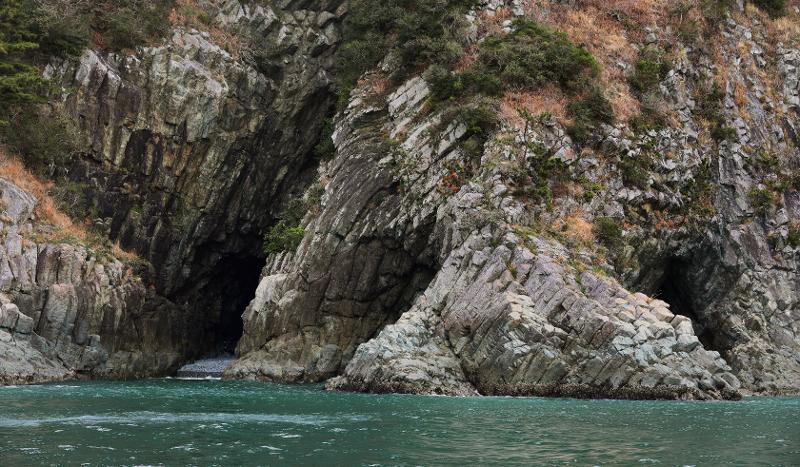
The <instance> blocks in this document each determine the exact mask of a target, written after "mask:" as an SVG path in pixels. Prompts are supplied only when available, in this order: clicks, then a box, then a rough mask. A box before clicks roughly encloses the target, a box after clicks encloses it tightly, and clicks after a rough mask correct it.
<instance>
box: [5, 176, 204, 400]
mask: <svg viewBox="0 0 800 467" xmlns="http://www.w3.org/2000/svg"><path fill="white" fill-rule="evenodd" d="M0 167H2V168H3V169H6V170H7V169H9V166H8V165H5V164H0ZM6 175H7V174H0V177H2V176H6ZM0 197H1V198H0V199H1V200H2V202H0V207H2V217H1V218H0V238H2V243H1V244H0V252H2V254H0V383H2V384H17V383H32V382H42V381H57V380H63V379H69V378H75V377H125V378H127V377H142V376H148V375H154V374H169V372H171V371H174V370H175V368H176V366H177V365H178V364H180V362H181V361H182V360H183V359H185V357H186V355H185V352H186V350H185V349H186V346H187V344H188V343H189V342H190V341H191V337H192V336H191V334H192V333H193V332H194V331H193V327H192V325H191V323H190V322H189V321H187V320H186V318H187V316H185V315H182V314H181V313H180V311H179V310H178V308H177V307H175V306H174V305H173V304H171V303H170V302H168V301H166V300H164V299H163V298H161V297H159V296H157V295H156V294H155V293H154V291H153V290H152V289H149V288H148V287H146V285H145V283H144V282H143V281H142V280H141V278H139V277H138V276H137V269H138V268H137V267H136V266H135V265H134V264H132V263H130V262H128V263H125V262H122V261H120V260H119V259H118V258H116V257H115V256H113V253H112V252H111V251H109V250H108V249H105V248H98V247H92V246H88V245H87V244H86V243H85V242H81V241H79V240H77V239H75V238H69V243H65V241H64V240H66V239H67V238H66V237H64V236H63V235H62V234H63V232H61V231H59V228H58V227H55V226H54V225H53V224H52V223H49V222H47V220H46V219H44V218H43V216H41V215H40V210H39V207H40V206H38V205H39V204H40V203H41V201H42V200H41V199H37V198H36V197H34V196H33V195H31V194H30V193H28V192H26V191H24V190H22V189H21V188H20V187H19V186H17V185H16V184H14V183H11V182H10V181H8V180H5V179H3V178H0Z"/></svg>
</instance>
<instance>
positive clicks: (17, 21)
mask: <svg viewBox="0 0 800 467" xmlns="http://www.w3.org/2000/svg"><path fill="white" fill-rule="evenodd" d="M27 6H28V5H26V2H24V1H20V0H5V1H4V2H3V4H2V5H0V125H6V124H8V120H7V118H8V115H9V114H10V113H11V112H12V111H13V109H14V108H15V107H19V106H21V105H25V104H30V103H33V102H38V101H40V100H41V99H42V98H41V96H40V95H39V93H38V91H39V90H40V89H41V87H42V85H43V84H44V80H43V78H42V77H41V75H40V74H39V72H38V70H37V69H36V67H35V66H33V65H31V64H30V63H29V62H28V60H27V59H26V58H27V56H28V55H29V54H30V52H31V51H32V50H35V49H37V48H38V47H39V44H38V42H36V33H35V32H34V31H33V29H32V21H31V14H30V11H31V10H30V9H29V8H26V7H27Z"/></svg>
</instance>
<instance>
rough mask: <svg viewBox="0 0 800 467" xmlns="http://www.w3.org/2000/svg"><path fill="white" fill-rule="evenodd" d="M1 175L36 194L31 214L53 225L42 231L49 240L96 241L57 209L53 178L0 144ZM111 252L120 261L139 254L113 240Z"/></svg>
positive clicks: (134, 257)
mask: <svg viewBox="0 0 800 467" xmlns="http://www.w3.org/2000/svg"><path fill="white" fill-rule="evenodd" d="M0 177H2V178H4V179H6V180H8V181H10V182H11V183H13V184H14V185H16V186H18V187H19V188H21V189H22V190H24V191H25V192H27V193H28V194H30V195H32V196H34V197H35V198H36V207H35V208H34V214H35V215H36V217H37V220H38V221H39V222H43V223H46V224H49V225H50V226H52V229H48V231H47V232H44V233H45V234H46V235H44V237H45V239H46V240H47V241H52V242H56V243H58V242H64V241H67V240H68V239H69V240H77V241H79V242H81V243H83V244H88V245H91V246H100V245H93V243H96V238H93V236H92V235H91V234H89V232H88V231H87V230H86V228H85V227H84V226H82V225H80V224H76V223H75V222H73V220H72V219H70V217H69V216H67V215H66V214H64V213H63V212H61V211H60V210H59V209H58V206H57V205H56V202H55V201H54V200H53V198H52V197H51V196H50V195H49V191H50V189H51V188H52V182H50V181H47V180H43V179H41V178H39V177H37V176H36V175H34V174H33V173H31V172H30V171H29V170H28V169H27V168H26V167H25V165H24V164H23V163H22V161H20V160H19V159H18V158H16V157H12V156H9V155H7V154H6V153H5V151H3V150H2V148H0ZM110 250H111V254H113V255H114V256H115V257H117V258H118V259H120V260H123V261H128V262H131V261H137V260H139V257H138V256H137V255H136V254H134V253H131V252H128V251H125V250H123V249H122V248H121V247H120V245H119V243H115V244H114V245H112V246H111V248H110Z"/></svg>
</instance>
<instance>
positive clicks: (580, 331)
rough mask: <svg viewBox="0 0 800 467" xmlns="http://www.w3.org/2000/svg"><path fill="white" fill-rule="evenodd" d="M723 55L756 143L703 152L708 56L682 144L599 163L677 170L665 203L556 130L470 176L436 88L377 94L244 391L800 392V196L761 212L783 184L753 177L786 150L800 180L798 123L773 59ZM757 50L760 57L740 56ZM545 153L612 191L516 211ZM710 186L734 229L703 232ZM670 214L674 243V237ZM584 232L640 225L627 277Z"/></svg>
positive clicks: (292, 267) (638, 138)
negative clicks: (799, 231) (799, 209)
mask: <svg viewBox="0 0 800 467" xmlns="http://www.w3.org/2000/svg"><path fill="white" fill-rule="evenodd" d="M723 34H724V37H725V41H727V42H726V43H725V44H724V45H723V47H722V53H723V54H724V55H725V56H724V59H725V61H726V63H729V64H731V69H730V70H729V71H728V73H729V75H728V78H729V82H730V84H729V87H728V89H725V90H724V92H725V96H724V98H723V113H724V115H725V118H726V121H729V122H731V123H730V125H731V126H732V127H733V128H734V129H735V130H736V136H735V138H733V139H732V140H730V141H726V142H721V143H719V144H718V148H717V149H716V150H708V149H707V146H705V145H706V144H708V143H700V142H699V141H698V138H700V137H701V136H700V135H701V133H702V132H703V131H704V130H703V126H702V123H701V122H700V121H698V117H697V116H696V114H695V112H694V108H695V106H696V103H695V102H694V100H693V96H694V95H696V91H697V88H696V86H699V85H698V84H697V83H698V82H699V81H701V80H699V79H698V78H697V76H703V75H707V74H710V70H711V69H712V68H711V64H710V63H708V62H707V60H706V59H705V58H703V57H701V58H700V60H699V62H689V61H688V60H686V61H683V62H680V63H677V64H676V69H675V70H673V71H672V72H671V73H670V74H669V75H668V77H667V79H666V80H665V81H664V82H663V83H662V85H661V92H662V93H663V100H664V102H666V103H667V104H668V105H669V106H670V110H671V111H673V112H675V114H676V116H677V120H678V121H679V122H681V123H680V125H681V126H678V127H675V128H666V129H664V130H661V131H659V132H656V131H651V132H648V133H645V134H641V135H631V134H630V132H626V129H625V128H624V127H622V128H608V129H607V130H606V131H605V132H604V133H605V135H604V141H601V142H600V143H599V144H600V146H602V147H603V148H605V149H606V151H608V152H611V153H612V154H614V153H616V154H621V157H629V158H638V157H644V156H645V155H646V154H645V151H650V152H653V153H657V157H656V158H655V160H654V164H653V166H652V168H650V169H648V170H649V171H650V173H648V174H647V175H648V178H649V180H648V184H647V186H646V187H634V186H629V185H626V184H625V182H624V178H623V177H622V175H621V173H620V170H619V169H617V168H615V167H614V166H613V165H608V164H598V163H597V159H593V158H592V156H591V155H590V156H588V157H587V155H586V154H584V155H582V156H581V157H579V158H576V157H575V154H576V151H575V150H574V148H573V146H572V143H571V141H569V138H567V137H566V136H565V133H564V131H563V129H562V128H559V125H558V124H552V123H551V122H545V123H544V124H541V125H534V127H533V128H529V129H528V131H529V132H530V133H528V134H520V133H521V130H520V129H519V128H517V129H514V128H509V127H503V128H502V129H501V130H500V132H498V135H495V137H494V138H491V139H490V142H489V144H488V145H487V146H486V147H485V148H484V152H483V154H482V156H481V159H480V161H479V163H477V164H472V167H471V168H470V169H469V170H467V169H465V168H464V166H466V165H468V164H469V162H466V161H469V156H468V155H467V154H466V153H465V152H464V151H463V149H462V148H461V146H460V144H459V141H460V140H461V139H462V135H463V134H464V132H465V128H463V127H459V125H458V123H457V122H453V123H447V122H448V120H447V119H446V116H445V115H444V114H443V113H437V112H434V113H430V112H429V111H428V110H429V109H428V108H426V107H425V100H426V97H427V94H428V91H427V87H426V85H425V83H424V81H423V80H421V79H420V78H413V79H411V80H410V81H408V82H406V83H404V84H402V85H401V86H400V87H399V88H396V89H394V90H393V91H392V92H391V93H390V94H389V95H386V96H376V95H374V94H373V92H372V90H371V89H369V88H368V87H367V86H365V87H362V88H359V89H358V90H356V91H355V92H354V93H353V94H352V95H351V99H350V105H349V107H348V109H347V110H346V111H345V112H343V113H342V114H340V115H339V118H338V121H337V129H336V133H335V135H334V140H335V143H336V146H337V149H338V151H337V155H336V157H335V159H334V160H332V161H330V162H329V163H327V164H325V165H324V166H323V167H321V168H320V171H319V172H320V175H319V178H320V180H324V181H325V194H324V196H323V197H322V202H321V206H320V209H319V213H318V214H310V215H308V216H307V217H306V219H305V225H306V236H305V238H304V240H303V242H302V243H301V244H300V246H299V248H298V249H297V251H293V252H287V253H282V254H279V255H275V256H273V257H271V258H269V260H268V264H267V267H266V269H265V271H264V275H263V278H262V281H261V284H260V285H259V288H258V292H257V294H256V299H255V300H254V301H253V302H252V303H251V304H250V306H249V307H248V310H247V312H246V313H245V316H244V319H245V336H244V338H243V339H242V341H241V342H240V344H239V347H238V356H239V359H238V360H237V362H236V363H235V364H234V365H233V366H232V367H231V368H230V369H229V370H228V372H227V373H226V375H227V376H229V377H233V378H253V379H263V380H272V381H289V382H296V381H320V380H324V379H326V378H329V377H331V376H333V375H337V374H338V376H336V377H334V378H333V379H330V380H329V381H328V387H329V388H332V389H345V390H356V391H369V392H387V391H389V392H412V393H431V394H433V393H444V394H454V395H463V394H473V393H476V392H479V393H483V394H538V395H567V396H580V397H619V398H632V397H634V398H650V397H657V398H699V399H705V398H736V397H738V394H739V393H740V392H756V393H796V392H798V390H800V373H799V371H800V361H799V360H798V359H797V355H800V339H798V328H797V323H798V315H797V313H798V312H797V310H798V306H797V303H798V293H797V290H798V289H797V287H796V286H797V284H798V283H800V280H798V279H800V278H798V275H797V271H798V268H797V263H796V260H797V254H796V252H797V250H796V247H791V246H789V245H788V241H787V240H786V239H787V232H788V229H789V228H790V227H791V226H792V225H796V224H792V223H793V222H795V223H796V220H795V219H797V217H796V214H797V213H795V212H794V210H793V207H792V206H794V204H797V203H795V202H794V197H795V194H796V191H794V190H789V191H787V192H786V193H783V194H782V200H781V202H780V205H779V206H777V208H776V209H774V210H771V211H769V212H766V213H762V214H758V213H756V208H755V207H754V206H753V199H752V196H751V195H750V193H751V191H752V189H753V188H754V187H756V186H757V184H758V181H757V180H756V179H757V178H758V177H763V176H767V177H769V176H774V175H769V174H765V173H759V171H758V170H759V169H754V168H753V165H754V164H747V163H746V161H747V160H753V159H754V158H755V155H754V150H753V148H754V147H768V148H772V149H771V150H772V151H773V153H774V154H775V155H776V156H775V157H777V158H778V164H779V166H783V167H793V166H792V165H791V164H792V162H791V161H793V160H797V156H798V154H797V150H796V149H795V148H794V147H793V146H790V145H789V144H787V140H786V138H785V135H784V132H783V131H782V130H781V128H793V127H794V125H795V123H794V121H795V119H794V117H782V116H779V115H778V114H775V113H772V112H770V111H769V108H770V106H771V108H773V109H774V108H777V107H778V106H781V105H784V104H783V103H781V102H771V103H769V104H767V106H766V107H762V106H761V105H757V103H758V102H759V101H763V100H764V99H766V97H765V96H766V92H765V90H766V89H768V88H769V86H771V84H770V83H765V82H760V81H758V79H755V78H753V76H751V74H750V70H752V67H756V68H758V67H764V66H767V65H766V62H765V61H764V60H763V59H762V58H761V54H762V53H763V52H762V51H763V50H765V48H766V44H765V42H764V41H765V40H766V39H765V38H764V37H763V36H759V35H757V34H753V33H752V31H751V30H750V29H748V27H746V26H743V25H739V24H737V23H736V22H734V21H731V22H729V24H727V25H726V26H725V27H724V28H723ZM742 43H747V44H748V48H747V50H749V51H750V55H748V56H741V52H740V51H741V50H744V48H742V47H741V44H742ZM729 44H730V45H729ZM737 44H738V47H739V48H737ZM795 55H796V52H794V51H791V52H787V51H784V52H781V55H779V57H784V58H783V59H780V63H779V65H778V67H779V68H780V69H781V70H782V71H781V73H783V76H784V78H783V83H785V84H782V85H779V86H783V88H782V89H783V90H784V95H783V97H781V99H785V105H787V106H792V105H794V104H793V101H794V100H796V94H797V92H796V88H797V86H796V82H797V77H796V76H795V75H796V74H797V71H796V67H795V66H794V65H793V64H792V63H793V60H794V56H795ZM364 81H365V82H366V81H369V80H368V79H365V80H364ZM793 83H794V84H793ZM779 89H780V88H779ZM735 90H736V92H737V93H743V96H744V97H742V94H738V95H737V97H735V96H734V91H735ZM743 114H746V115H748V117H747V120H745V119H743V118H742V117H741V115H743ZM442 122H444V123H442ZM706 131H707V130H706ZM790 133H791V132H790ZM702 137H705V136H702ZM387 138H388V139H389V140H390V141H391V144H387V143H386V140H387ZM529 140H533V141H537V142H540V143H542V144H543V145H545V146H546V147H548V148H549V149H550V150H551V151H552V153H554V154H556V155H558V156H559V157H561V158H562V159H563V160H565V161H566V162H567V164H568V167H569V170H570V171H578V172H579V173H581V174H582V176H583V177H585V178H586V179H588V180H589V181H602V182H603V183H602V185H601V186H602V189H598V191H597V192H595V193H594V197H593V198H591V199H589V200H587V199H580V198H578V197H575V196H570V195H567V196H561V197H560V198H558V199H556V200H555V201H554V203H553V206H551V207H545V206H541V205H540V206H536V205H531V203H525V202H524V200H520V199H519V198H518V197H516V196H514V186H513V180H512V179H511V177H509V173H510V170H509V169H512V168H513V167H516V166H518V165H519V164H520V158H521V157H523V156H524V155H522V154H520V151H519V150H518V149H515V148H519V147H520V146H521V145H522V142H523V141H529ZM509 141H510V142H509ZM712 144H715V143H712ZM653 148H655V149H653ZM648 157H650V156H649V155H648ZM704 167H710V170H711V175H710V184H711V185H713V186H714V187H715V189H714V190H712V191H711V193H712V194H711V197H710V204H711V208H710V209H711V210H713V213H712V214H710V215H703V216H695V215H694V214H686V213H692V212H694V211H693V210H694V209H695V207H694V206H695V205H696V204H697V203H698V201H697V198H696V197H695V195H692V193H693V190H694V191H696V190H695V189H694V188H693V187H696V186H697V184H698V183H700V182H699V181H698V180H699V179H700V177H701V176H705V175H703V173H704V172H703V171H704V170H706V169H704ZM459 170H461V173H458V172H459ZM573 173H574V172H573ZM356 181H357V182H356ZM654 210H658V215H660V216H665V218H666V219H667V220H669V221H670V222H664V223H661V224H657V223H656V222H655V219H657V216H656V215H655V213H654ZM576 213H578V214H581V216H582V219H588V220H589V221H591V220H592V218H593V217H599V216H614V217H620V218H621V217H623V216H624V218H625V220H626V221H627V222H628V223H629V225H627V226H626V227H625V231H624V233H623V234H624V236H623V241H624V242H625V244H626V246H625V248H624V250H622V251H621V252H620V254H621V255H622V258H621V260H624V262H625V263H626V265H625V267H623V268H618V269H616V273H615V272H614V270H615V268H613V267H612V266H611V265H609V264H608V263H606V262H605V261H604V260H603V259H602V256H600V255H598V253H597V251H596V250H591V249H587V248H591V245H589V246H586V245H581V244H576V243H575V241H574V240H572V239H570V238H568V237H566V236H558V235H556V234H554V233H552V231H549V230H548V227H547V226H549V225H553V224H554V223H558V222H562V223H563V219H574V217H575V215H576ZM672 213H677V214H672ZM692 216H694V217H692ZM563 230H569V225H568V224H567V227H565V228H564V229H563ZM608 271H610V272H611V273H612V275H616V276H617V277H618V278H619V281H618V280H615V279H613V278H610V277H608V276H607V272H608ZM399 291H402V293H400V292H399ZM632 291H641V292H645V293H639V292H637V293H633V292H632ZM654 295H657V296H658V297H659V298H663V299H664V300H660V299H655V298H653V296H654ZM398 296H403V297H409V298H408V299H406V298H404V299H402V300H397V297H398ZM668 302H669V303H668ZM398 314H399V315H400V318H399V319H397V320H396V321H395V317H396V316H398ZM390 323H391V324H390Z"/></svg>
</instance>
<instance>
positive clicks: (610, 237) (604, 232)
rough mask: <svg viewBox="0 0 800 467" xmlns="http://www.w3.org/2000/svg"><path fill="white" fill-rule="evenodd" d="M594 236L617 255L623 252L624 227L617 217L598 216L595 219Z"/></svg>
mask: <svg viewBox="0 0 800 467" xmlns="http://www.w3.org/2000/svg"><path fill="white" fill-rule="evenodd" d="M593 230H594V236H595V238H596V239H597V241H599V242H600V243H601V244H603V246H605V247H606V248H607V249H608V251H609V252H611V253H612V254H613V255H615V256H617V255H619V254H620V253H622V249H623V248H624V246H625V242H624V241H623V239H622V229H621V228H620V226H619V223H618V222H617V220H616V219H614V218H612V217H598V218H597V219H595V221H594V229H593Z"/></svg>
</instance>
